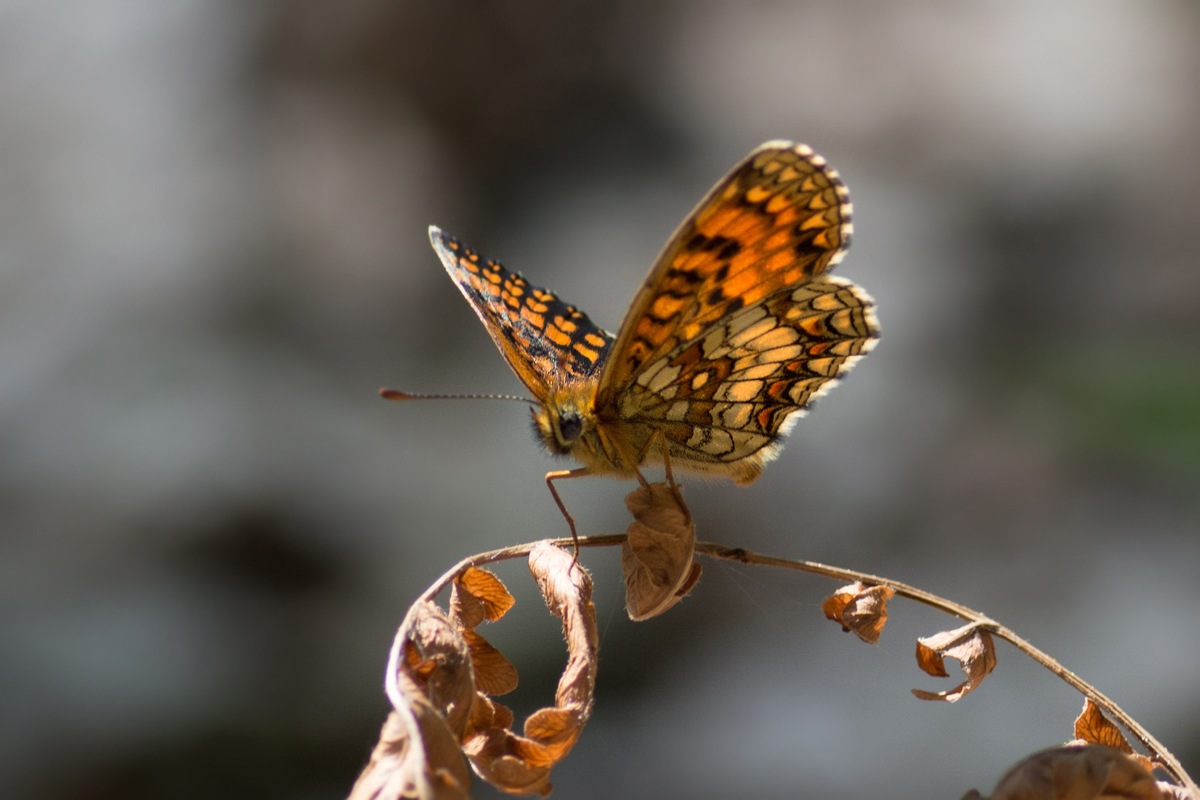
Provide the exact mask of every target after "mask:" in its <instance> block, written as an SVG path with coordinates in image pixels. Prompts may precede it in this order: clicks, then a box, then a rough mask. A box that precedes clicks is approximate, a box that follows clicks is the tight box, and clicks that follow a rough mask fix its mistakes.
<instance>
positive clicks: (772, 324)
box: [618, 276, 878, 463]
mask: <svg viewBox="0 0 1200 800" xmlns="http://www.w3.org/2000/svg"><path fill="white" fill-rule="evenodd" d="M877 337H878V323H877V322H876V320H875V314H874V301H873V300H872V299H871V298H870V296H869V295H868V294H867V293H866V292H864V291H863V290H862V289H860V288H859V287H858V286H856V285H854V284H853V283H851V282H850V281H847V280H844V279H841V278H834V277H828V276H826V277H821V278H816V279H813V280H811V281H806V282H805V283H803V284H801V285H800V286H799V287H796V288H787V289H783V290H780V291H778V292H776V293H775V294H773V295H770V296H769V297H767V298H766V299H764V300H762V301H760V302H758V303H755V304H753V305H751V306H748V307H746V308H742V309H738V310H737V311H735V312H733V313H731V314H728V315H726V317H725V318H723V319H722V320H720V321H718V322H717V323H715V324H713V325H711V326H709V327H708V328H706V329H705V330H704V331H703V332H702V333H701V334H700V335H699V336H697V337H695V338H693V339H691V340H688V341H684V342H681V343H680V344H679V345H677V346H676V348H675V349H674V350H672V351H671V352H669V353H667V354H665V355H663V356H661V357H660V358H658V359H657V360H656V361H654V362H652V363H651V364H648V365H647V366H646V367H645V369H643V370H642V371H641V372H640V373H639V374H638V376H637V379H636V381H635V382H634V383H633V385H631V386H630V387H629V388H628V389H627V390H626V391H624V392H623V393H622V394H621V395H620V396H619V398H618V405H619V409H620V416H621V417H622V418H624V419H627V420H630V421H634V422H641V423H643V424H646V425H649V426H652V427H656V428H659V429H660V430H661V431H662V432H663V434H664V435H665V436H666V438H667V440H668V441H669V442H670V443H671V449H672V452H673V455H674V456H675V457H677V458H678V457H681V458H684V459H690V460H695V461H698V462H708V463H714V462H724V463H731V462H737V461H741V460H743V459H746V458H749V457H750V456H753V455H754V454H756V453H759V452H760V451H762V450H763V449H764V448H769V447H770V446H771V445H773V444H774V443H775V442H776V441H777V440H778V439H779V438H780V437H781V436H783V435H784V434H786V433H787V431H788V429H789V428H790V425H791V423H794V422H795V420H796V419H798V418H799V416H802V415H803V413H804V409H805V408H806V407H807V406H808V405H809V404H810V403H811V402H812V401H813V400H814V399H816V398H817V397H819V396H821V395H822V394H824V393H825V392H826V391H828V390H829V389H831V388H833V386H834V385H836V383H837V379H838V378H839V376H841V375H843V374H844V373H845V372H847V371H848V370H849V369H850V368H851V367H852V366H853V365H854V364H855V363H856V362H857V361H858V360H859V359H860V358H861V357H862V356H863V355H864V354H866V353H867V352H868V351H869V350H870V349H871V347H873V346H874V344H875V341H876V339H877ZM768 452H769V451H768ZM764 458H765V455H764Z"/></svg>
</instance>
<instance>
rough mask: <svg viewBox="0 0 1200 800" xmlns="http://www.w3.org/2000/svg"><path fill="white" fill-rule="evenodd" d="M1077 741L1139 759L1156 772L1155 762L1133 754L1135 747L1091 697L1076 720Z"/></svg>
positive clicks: (1142, 763) (1138, 754)
mask: <svg viewBox="0 0 1200 800" xmlns="http://www.w3.org/2000/svg"><path fill="white" fill-rule="evenodd" d="M1075 739H1076V740H1077V741H1079V742H1083V743H1086V744H1097V745H1100V746H1102V747H1111V748H1112V749H1113V750H1118V751H1120V752H1122V753H1124V754H1125V755H1127V756H1130V757H1131V758H1134V759H1137V761H1138V762H1139V763H1140V764H1141V765H1142V766H1143V767H1145V768H1146V769H1147V770H1150V771H1153V770H1154V762H1153V761H1151V760H1150V759H1149V758H1147V757H1146V756H1144V755H1141V754H1140V753H1135V752H1133V745H1131V744H1130V743H1129V740H1128V739H1126V738H1125V734H1123V733H1121V729H1120V728H1118V727H1117V726H1116V725H1114V724H1113V723H1112V722H1110V721H1109V719H1108V718H1107V717H1105V716H1104V713H1103V712H1101V711H1100V706H1098V705H1096V704H1095V703H1093V702H1092V699H1091V698H1090V697H1086V698H1084V700H1083V711H1080V712H1079V716H1078V717H1076V718H1075Z"/></svg>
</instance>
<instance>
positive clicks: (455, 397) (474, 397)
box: [379, 389, 537, 406]
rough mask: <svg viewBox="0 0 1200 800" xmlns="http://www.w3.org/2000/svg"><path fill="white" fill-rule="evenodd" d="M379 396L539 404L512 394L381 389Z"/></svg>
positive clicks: (405, 398) (391, 398) (404, 398)
mask: <svg viewBox="0 0 1200 800" xmlns="http://www.w3.org/2000/svg"><path fill="white" fill-rule="evenodd" d="M379 396H380V397H382V398H383V399H384V400H516V401H517V402H518V403H529V405H531V406H535V405H537V401H536V400H530V399H529V398H528V397H516V396H515V395H511V394H413V393H412V392H398V391H396V390H395V389H380V390H379Z"/></svg>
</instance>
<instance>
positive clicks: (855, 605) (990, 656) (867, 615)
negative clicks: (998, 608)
mask: <svg viewBox="0 0 1200 800" xmlns="http://www.w3.org/2000/svg"><path fill="white" fill-rule="evenodd" d="M893 595H895V591H894V590H892V589H891V588H890V587H887V586H868V585H866V584H864V583H861V582H855V583H852V584H850V585H848V586H843V587H842V588H840V589H838V590H837V591H836V592H834V593H833V594H831V595H830V596H829V597H826V598H825V601H824V602H823V603H822V604H821V609H822V610H823V611H824V612H825V616H826V618H828V619H831V620H833V621H834V622H836V623H838V624H839V625H841V626H842V630H844V631H854V633H855V635H856V636H858V638H860V639H862V640H863V641H864V642H867V643H868V644H877V643H878V642H879V637H880V635H882V633H883V626H884V624H885V623H886V622H887V618H888V614H887V601H888V600H890V599H891V598H892V596H893ZM947 656H948V657H950V658H953V659H957V660H958V662H959V663H960V664H961V665H962V669H963V672H965V673H966V674H967V679H966V680H965V681H963V682H962V683H960V684H959V685H958V686H955V687H954V688H953V689H949V690H947V691H944V692H927V691H924V690H922V689H913V690H912V693H913V694H914V695H916V696H917V697H918V698H920V699H921V700H941V701H944V702H947V703H953V702H955V701H957V700H960V699H962V698H963V697H964V696H965V695H967V694H969V693H970V692H972V691H974V690H975V689H977V688H978V687H979V684H981V683H982V682H983V679H984V678H986V677H987V676H988V674H989V673H990V672H991V671H992V670H993V669H995V668H996V645H995V643H994V642H993V641H992V635H991V634H990V633H989V632H988V630H987V629H986V628H985V627H984V626H982V625H980V624H978V623H974V622H972V623H970V624H968V625H964V626H963V627H961V628H957V629H955V630H952V631H942V632H941V633H938V634H935V635H933V636H924V637H921V638H920V639H917V666H919V667H920V668H921V669H922V670H924V671H925V672H927V673H929V674H930V675H933V676H934V677H937V678H948V677H950V673H949V672H947V671H946V662H945V658H946V657H947Z"/></svg>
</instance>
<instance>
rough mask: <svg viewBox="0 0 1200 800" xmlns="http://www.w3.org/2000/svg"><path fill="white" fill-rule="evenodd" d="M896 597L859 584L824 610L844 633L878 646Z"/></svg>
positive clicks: (831, 598)
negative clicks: (889, 607)
mask: <svg viewBox="0 0 1200 800" xmlns="http://www.w3.org/2000/svg"><path fill="white" fill-rule="evenodd" d="M895 594H896V592H895V591H894V590H893V589H891V588H889V587H887V586H867V585H866V584H864V583H861V582H859V581H855V582H854V583H852V584H850V585H849V586H843V587H842V588H840V589H838V590H837V591H836V592H834V593H833V594H831V595H830V596H829V597H826V598H825V601H824V602H823V603H821V610H822V611H824V612H825V617H826V618H827V619H831V620H833V621H834V622H836V623H838V624H839V625H841V626H842V630H844V631H847V632H849V631H854V635H855V636H857V637H858V638H860V639H862V640H863V641H864V642H866V643H867V644H878V643H879V637H880V635H881V634H882V633H883V626H884V624H886V623H887V618H888V614H887V601H888V600H890V599H891V598H892V596H893V595H895ZM943 677H944V675H943Z"/></svg>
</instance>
